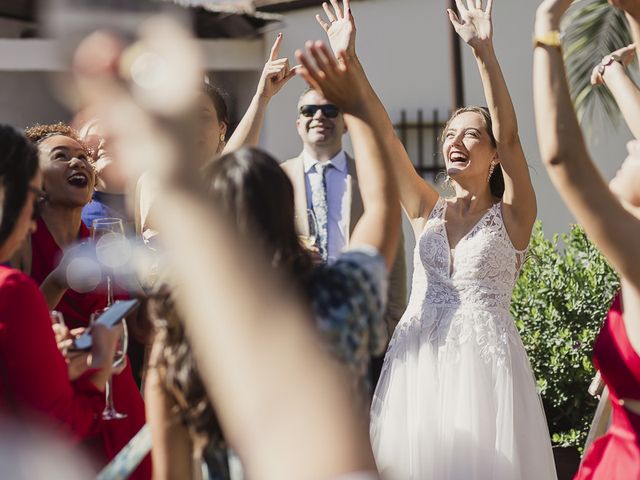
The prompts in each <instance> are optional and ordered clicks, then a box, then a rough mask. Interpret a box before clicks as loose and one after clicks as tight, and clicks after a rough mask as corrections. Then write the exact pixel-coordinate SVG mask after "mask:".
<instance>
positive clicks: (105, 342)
mask: <svg viewBox="0 0 640 480" xmlns="http://www.w3.org/2000/svg"><path fill="white" fill-rule="evenodd" d="M121 335H122V325H120V324H118V325H116V326H115V327H112V328H109V327H106V326H104V325H101V324H100V323H96V324H95V325H93V326H92V327H91V338H92V345H91V368H99V369H109V370H111V365H112V364H113V357H114V355H115V353H116V346H117V344H118V341H119V339H120V336H121Z"/></svg>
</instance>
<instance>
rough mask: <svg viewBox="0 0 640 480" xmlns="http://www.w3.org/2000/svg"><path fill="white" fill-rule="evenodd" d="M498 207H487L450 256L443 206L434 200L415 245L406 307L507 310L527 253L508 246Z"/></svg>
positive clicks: (439, 201) (500, 208) (444, 201)
mask: <svg viewBox="0 0 640 480" xmlns="http://www.w3.org/2000/svg"><path fill="white" fill-rule="evenodd" d="M501 206H502V203H497V204H495V205H494V206H492V207H491V208H490V209H489V210H488V211H487V213H486V214H485V215H484V216H483V217H482V218H481V219H480V220H479V221H478V223H477V224H476V225H475V226H474V227H473V228H472V229H471V230H470V231H469V233H467V235H465V236H464V237H463V238H462V239H461V240H460V242H458V245H457V246H456V249H455V251H452V250H451V249H450V248H449V240H448V238H447V231H446V228H445V220H444V219H445V213H446V209H447V202H446V200H445V199H443V198H440V199H438V201H437V203H436V205H435V207H434V208H433V210H432V212H431V215H429V218H428V220H427V223H426V225H425V228H424V230H423V232H422V234H421V235H420V237H419V239H418V241H417V244H416V250H415V254H414V278H413V288H412V292H411V300H410V305H411V306H413V307H414V308H415V307H418V308H420V306H419V305H417V304H416V302H419V303H420V304H422V305H423V306H427V305H429V306H452V307H453V306H455V307H471V308H474V307H476V308H480V309H500V310H507V311H508V310H509V304H510V301H511V295H512V292H513V287H514V285H515V282H516V280H517V278H518V274H519V272H520V268H521V267H522V263H523V261H524V257H525V253H526V251H520V250H517V249H516V248H515V247H514V246H513V244H512V243H511V239H510V238H509V235H508V233H507V231H506V228H505V225H504V222H503V219H502V207H501ZM408 310H413V309H412V308H409V309H408ZM413 311H415V310H413Z"/></svg>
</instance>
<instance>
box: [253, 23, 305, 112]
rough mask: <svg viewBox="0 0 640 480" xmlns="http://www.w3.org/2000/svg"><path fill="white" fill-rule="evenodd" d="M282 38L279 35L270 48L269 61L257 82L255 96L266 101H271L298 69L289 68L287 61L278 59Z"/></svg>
mask: <svg viewBox="0 0 640 480" xmlns="http://www.w3.org/2000/svg"><path fill="white" fill-rule="evenodd" d="M282 38H283V36H282V34H281V33H279V34H278V36H277V37H276V41H275V42H274V44H273V47H271V54H270V55H269V60H268V61H267V63H266V64H265V66H264V69H263V70H262V76H261V77H260V82H258V89H257V91H256V94H257V95H260V96H261V97H264V98H267V99H271V97H273V96H274V95H275V94H276V93H278V92H279V91H280V89H281V88H282V87H284V86H285V84H286V83H287V82H288V81H289V80H291V79H292V78H293V77H295V75H296V69H297V68H298V67H293V68H289V59H287V58H278V55H279V54H280V46H281V45H282Z"/></svg>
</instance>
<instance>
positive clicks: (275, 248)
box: [204, 148, 312, 278]
mask: <svg viewBox="0 0 640 480" xmlns="http://www.w3.org/2000/svg"><path fill="white" fill-rule="evenodd" d="M204 177H205V182H206V185H207V190H208V191H209V193H210V194H211V197H212V201H213V202H215V204H216V205H217V206H218V207H219V208H220V209H221V210H222V211H223V212H224V213H225V214H227V216H228V217H229V218H230V220H231V222H232V224H233V225H235V226H236V228H237V229H238V233H239V234H240V235H241V236H243V237H245V238H251V239H254V240H257V243H258V244H259V245H260V246H261V247H262V249H263V251H264V254H265V255H266V257H267V258H268V259H270V260H271V263H272V265H273V266H274V267H277V268H282V269H283V270H284V271H285V272H286V274H288V275H293V277H294V278H301V277H302V276H304V275H306V274H307V273H308V272H309V271H311V269H312V262H311V258H310V256H309V254H308V253H307V251H306V250H305V249H304V248H303V247H302V245H301V244H300V241H299V239H298V234H297V232H296V227H295V208H294V198H293V186H292V185H291V182H290V181H289V178H288V177H287V175H286V174H285V173H284V171H283V170H282V168H280V165H278V162H276V160H275V159H274V158H273V157H271V156H270V155H269V154H268V153H265V152H263V151H261V150H258V149H255V148H241V149H240V150H237V151H235V152H233V153H229V154H227V155H223V156H222V157H220V158H219V159H217V160H213V161H211V162H210V163H208V164H207V165H206V166H205V169H204Z"/></svg>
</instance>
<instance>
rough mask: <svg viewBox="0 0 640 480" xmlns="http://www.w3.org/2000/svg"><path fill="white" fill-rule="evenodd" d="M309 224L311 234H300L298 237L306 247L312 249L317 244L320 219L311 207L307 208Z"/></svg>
mask: <svg viewBox="0 0 640 480" xmlns="http://www.w3.org/2000/svg"><path fill="white" fill-rule="evenodd" d="M307 225H308V226H309V230H308V231H309V234H308V235H298V238H299V239H300V243H302V245H303V246H304V247H305V248H307V249H310V248H312V247H314V246H315V245H316V242H317V240H318V221H317V220H316V215H315V213H313V210H311V209H310V208H308V209H307Z"/></svg>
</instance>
